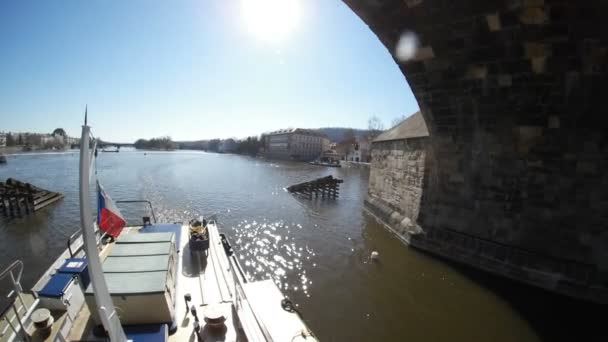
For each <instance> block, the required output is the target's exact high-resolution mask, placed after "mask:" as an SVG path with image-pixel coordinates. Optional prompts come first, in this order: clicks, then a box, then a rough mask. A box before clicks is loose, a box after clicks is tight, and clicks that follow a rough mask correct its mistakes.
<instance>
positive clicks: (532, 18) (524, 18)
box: [519, 7, 547, 25]
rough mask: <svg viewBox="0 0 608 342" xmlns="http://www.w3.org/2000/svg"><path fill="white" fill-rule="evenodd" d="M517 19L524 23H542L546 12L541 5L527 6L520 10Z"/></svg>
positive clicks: (545, 17) (545, 19) (545, 18)
mask: <svg viewBox="0 0 608 342" xmlns="http://www.w3.org/2000/svg"><path fill="white" fill-rule="evenodd" d="M519 20H520V21H521V23H522V24H525V25H542V24H544V23H545V22H546V21H547V13H546V12H545V10H544V9H543V8H541V7H528V8H526V9H524V10H523V11H522V13H521V14H520V16H519Z"/></svg>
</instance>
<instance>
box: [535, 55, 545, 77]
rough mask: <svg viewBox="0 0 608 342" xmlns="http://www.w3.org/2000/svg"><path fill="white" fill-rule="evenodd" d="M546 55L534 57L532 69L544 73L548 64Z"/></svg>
mask: <svg viewBox="0 0 608 342" xmlns="http://www.w3.org/2000/svg"><path fill="white" fill-rule="evenodd" d="M546 62H547V58H546V57H534V58H532V61H531V63H532V71H533V72H534V73H535V74H542V73H544V72H545V65H546V64H547V63H546Z"/></svg>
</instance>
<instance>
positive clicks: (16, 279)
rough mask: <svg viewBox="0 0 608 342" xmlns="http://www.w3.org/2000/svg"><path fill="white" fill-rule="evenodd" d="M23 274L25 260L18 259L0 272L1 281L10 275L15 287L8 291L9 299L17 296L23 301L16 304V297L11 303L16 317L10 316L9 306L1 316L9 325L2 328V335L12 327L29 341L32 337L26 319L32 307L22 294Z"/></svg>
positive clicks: (15, 332)
mask: <svg viewBox="0 0 608 342" xmlns="http://www.w3.org/2000/svg"><path fill="white" fill-rule="evenodd" d="M22 275H23V262H22V261H21V260H16V261H15V262H13V263H12V264H10V265H9V266H8V267H7V268H6V269H5V270H4V271H2V273H0V281H1V280H3V279H5V278H7V277H10V281H11V285H12V287H13V289H12V290H11V291H10V292H9V293H8V295H7V296H6V297H7V298H9V299H12V298H13V297H17V298H18V299H19V302H21V306H20V307H17V306H16V304H15V302H16V299H15V300H13V302H12V303H11V305H10V306H11V307H12V308H13V312H14V313H15V316H14V317H9V310H8V308H7V310H6V312H5V313H4V314H3V316H2V317H0V318H1V319H3V320H5V321H6V323H7V326H6V327H5V328H4V329H2V331H0V337H3V336H4V335H5V334H6V333H7V332H8V329H9V328H10V329H11V330H12V331H13V333H14V334H15V336H18V335H19V334H21V335H22V337H23V339H24V340H26V341H29V340H30V337H29V335H27V332H26V330H25V326H24V320H25V319H26V318H27V316H28V312H29V311H30V307H29V306H28V305H27V303H26V302H25V300H24V299H23V294H22V293H23V287H21V276H22ZM21 312H22V313H23V318H22V317H21V316H20V313H21ZM15 320H16V323H17V326H16V325H15V324H14V321H15Z"/></svg>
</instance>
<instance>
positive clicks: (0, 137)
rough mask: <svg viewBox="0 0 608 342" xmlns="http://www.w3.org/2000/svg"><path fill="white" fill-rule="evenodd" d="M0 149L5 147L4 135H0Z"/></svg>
mask: <svg viewBox="0 0 608 342" xmlns="http://www.w3.org/2000/svg"><path fill="white" fill-rule="evenodd" d="M0 147H6V134H5V133H0Z"/></svg>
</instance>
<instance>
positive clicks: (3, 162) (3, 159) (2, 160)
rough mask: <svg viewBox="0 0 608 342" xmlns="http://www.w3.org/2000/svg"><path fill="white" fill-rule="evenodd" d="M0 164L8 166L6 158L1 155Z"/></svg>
mask: <svg viewBox="0 0 608 342" xmlns="http://www.w3.org/2000/svg"><path fill="white" fill-rule="evenodd" d="M0 164H6V156H5V155H4V154H2V153H0Z"/></svg>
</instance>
